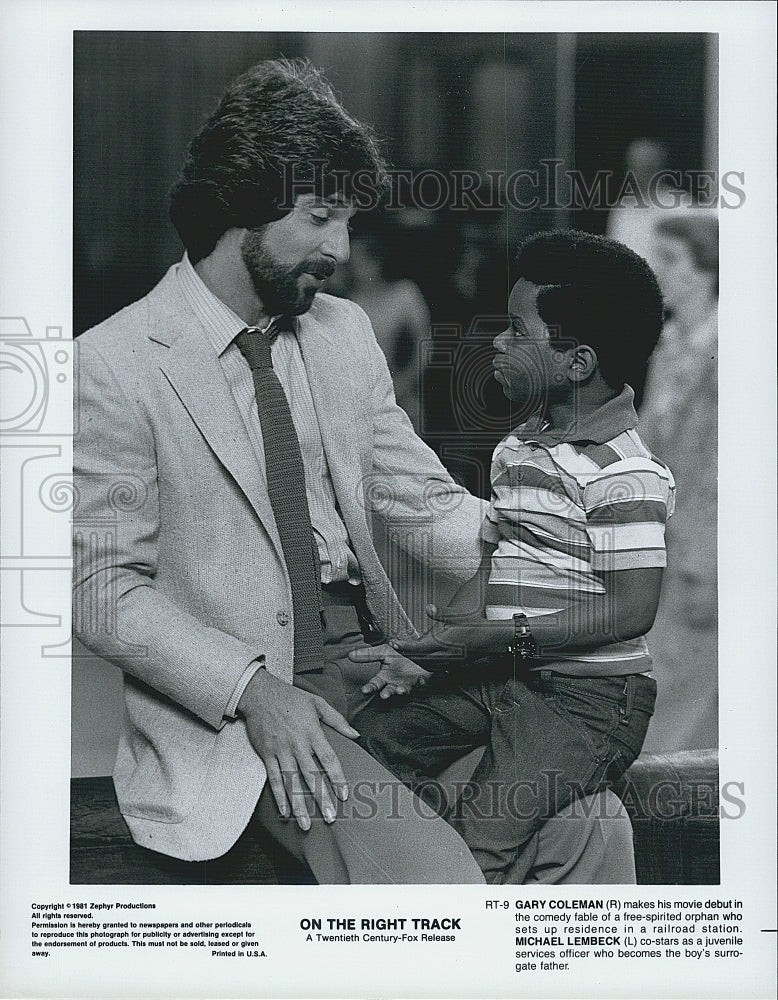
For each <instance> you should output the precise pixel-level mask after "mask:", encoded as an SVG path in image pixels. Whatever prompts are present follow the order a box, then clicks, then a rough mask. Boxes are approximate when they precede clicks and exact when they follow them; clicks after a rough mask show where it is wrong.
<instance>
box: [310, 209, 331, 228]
mask: <svg viewBox="0 0 778 1000" xmlns="http://www.w3.org/2000/svg"><path fill="white" fill-rule="evenodd" d="M329 217H330V216H329V212H311V221H312V222H313V223H314V224H315V225H317V226H321V225H323V223H325V222H326V221H327V219H329Z"/></svg>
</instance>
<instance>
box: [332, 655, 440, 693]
mask: <svg viewBox="0 0 778 1000" xmlns="http://www.w3.org/2000/svg"><path fill="white" fill-rule="evenodd" d="M348 655H349V659H350V660H353V661H354V662H355V663H375V664H376V666H377V667H378V668H379V669H378V672H377V673H376V675H375V677H371V679H370V680H369V681H368V682H367V684H365V685H363V687H362V694H373V693H374V692H376V691H377V692H380V697H381V698H391V697H392V696H393V695H402V694H410V692H411V691H412V690H413V688H415V687H423V686H424V685H425V684H426V683H427V679H428V678H429V677H430V674H429V671H427V670H424V669H423V668H422V667H419V666H417V665H416V664H415V663H413V662H412V661H411V660H409V659H407V658H406V657H405V656H403V655H402V654H401V653H399V652H398V651H397V650H396V649H394V648H393V647H392V646H390V645H389V644H388V643H383V644H382V645H380V646H364V647H360V648H358V649H352V650H351V651H350V652H349V654H348ZM379 665H380V667H379Z"/></svg>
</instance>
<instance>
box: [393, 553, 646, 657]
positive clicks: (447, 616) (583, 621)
mask: <svg viewBox="0 0 778 1000" xmlns="http://www.w3.org/2000/svg"><path fill="white" fill-rule="evenodd" d="M662 572H663V571H662V569H661V568H660V567H656V566H651V567H641V568H639V569H620V570H613V571H611V572H608V573H602V574H600V579H601V580H602V582H603V585H604V587H605V593H604V594H578V595H575V596H574V597H573V599H572V600H571V601H570V603H569V605H568V606H567V607H566V608H564V609H562V610H561V611H557V612H554V613H553V614H548V615H540V616H537V617H533V618H530V619H529V626H530V629H531V631H532V635H533V638H534V640H535V643H536V645H537V647H538V653H539V654H543V655H544V656H555V657H556V656H560V657H561V656H564V655H565V654H566V653H574V652H583V651H585V650H587V649H595V648H597V647H598V646H603V645H606V644H608V643H613V642H623V641H625V640H628V639H634V638H637V637H638V636H640V635H645V633H646V632H647V631H648V630H649V629H650V628H651V626H652V624H653V622H654V618H655V617H656V610H657V607H658V604H659V595H660V591H661V585H662ZM473 579H475V578H473ZM471 583H472V580H471V581H468V583H467V584H465V585H464V587H463V588H462V589H463V590H464V589H465V587H467V586H468V585H469V584H471ZM516 610H517V611H519V610H520V609H519V608H517V609H516ZM431 617H433V618H434V619H435V621H434V624H433V626H432V628H430V630H429V631H428V632H426V633H425V634H424V635H423V636H421V638H419V639H414V640H408V641H403V642H397V643H393V644H392V645H393V646H394V648H395V649H397V650H398V651H399V652H400V653H402V654H403V655H404V656H407V657H409V658H410V659H412V660H414V661H415V662H418V663H423V665H424V666H425V667H427V668H429V669H433V668H434V667H436V666H437V667H442V666H444V665H448V664H450V663H451V662H452V660H456V659H459V658H463V659H464V658H473V657H481V656H500V655H503V654H505V653H507V651H508V646H509V645H510V644H511V642H512V640H513V620H512V619H511V618H507V619H500V620H497V621H493V620H487V619H486V618H485V617H484V616H483V613H482V611H481V610H479V611H478V612H476V613H473V614H470V615H467V616H463V615H462V614H451V613H450V609H446V610H445V611H442V612H438V611H437V610H434V611H433V612H432V614H431Z"/></svg>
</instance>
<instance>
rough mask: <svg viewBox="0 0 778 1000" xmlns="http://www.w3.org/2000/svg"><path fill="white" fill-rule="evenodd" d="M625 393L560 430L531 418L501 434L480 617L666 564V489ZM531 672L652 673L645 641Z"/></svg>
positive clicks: (548, 604) (668, 483)
mask: <svg viewBox="0 0 778 1000" xmlns="http://www.w3.org/2000/svg"><path fill="white" fill-rule="evenodd" d="M632 400H633V393H632V390H631V389H630V388H629V386H625V388H624V390H623V391H622V392H621V394H620V395H619V396H617V397H616V398H615V399H612V400H610V401H609V402H608V403H606V404H605V405H604V406H602V407H600V409H599V410H597V411H595V413H593V414H590V415H588V416H587V417H585V418H583V419H581V420H578V421H576V422H574V424H573V425H572V426H571V427H569V428H567V429H566V430H565V431H564V432H561V433H560V432H551V431H549V430H548V429H547V428H544V427H543V426H541V425H539V422H538V421H537V420H534V421H528V422H527V423H526V424H523V425H522V426H520V427H518V428H517V429H516V430H514V431H512V432H511V433H510V434H508V435H507V436H506V437H505V438H504V439H503V440H502V441H501V442H500V444H499V445H498V446H497V448H496V449H495V452H494V456H493V459H492V501H491V505H490V508H489V512H488V514H487V518H486V521H485V522H484V526H483V529H482V531H483V537H484V540H485V541H487V542H491V543H493V544H494V545H496V549H495V552H494V554H493V556H492V566H491V573H490V576H489V583H488V587H487V595H486V615H487V617H488V618H491V619H500V618H510V617H511V616H512V615H513V614H514V612H516V611H524V612H525V614H527V616H528V617H532V616H537V615H542V614H549V613H551V612H553V611H560V610H562V609H564V608H566V607H569V606H570V604H571V603H572V602H574V601H579V600H581V599H585V597H586V595H587V594H604V593H605V588H604V586H603V582H602V579H601V576H600V574H602V573H606V572H609V571H613V570H624V569H638V568H643V567H663V566H665V565H666V553H665V540H664V531H665V522H666V520H667V518H668V517H669V516H670V514H672V511H673V506H674V497H675V485H674V482H673V477H672V474H671V472H670V470H669V469H668V468H667V466H666V465H664V464H663V463H662V462H660V461H659V460H658V459H656V458H654V457H653V456H652V454H651V453H650V452H649V450H648V449H647V448H646V446H645V445H644V444H643V442H642V441H641V440H640V437H639V436H638V433H637V431H636V426H637V414H636V413H635V410H634V408H633V405H632ZM539 667H542V668H544V669H558V670H560V671H561V672H563V673H568V674H577V675H586V676H595V675H613V674H626V673H642V672H645V671H646V670H650V668H651V659H650V656H649V654H648V649H647V646H646V640H645V637H643V636H641V637H639V638H637V639H632V640H629V641H628V642H617V643H612V644H609V645H607V646H601V647H598V648H596V649H593V650H589V651H587V652H585V653H575V654H566V655H565V657H564V661H560V660H559V658H558V657H552V656H547V657H545V658H544V659H543V660H541V663H540V664H539Z"/></svg>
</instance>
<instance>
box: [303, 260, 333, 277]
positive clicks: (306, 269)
mask: <svg viewBox="0 0 778 1000" xmlns="http://www.w3.org/2000/svg"><path fill="white" fill-rule="evenodd" d="M336 266H337V265H336V264H335V262H334V261H332V260H328V259H327V258H322V259H320V260H307V261H304V262H303V263H302V264H301V265H300V266H299V268H298V273H299V274H312V275H313V276H314V277H315V278H321V279H322V280H324V279H325V278H331V277H332V275H333V274H334V273H335V267H336Z"/></svg>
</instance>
